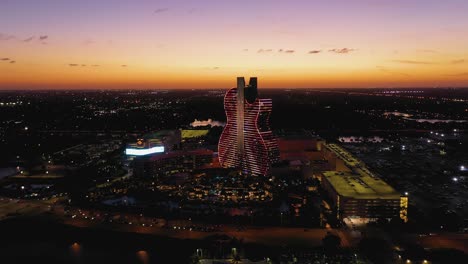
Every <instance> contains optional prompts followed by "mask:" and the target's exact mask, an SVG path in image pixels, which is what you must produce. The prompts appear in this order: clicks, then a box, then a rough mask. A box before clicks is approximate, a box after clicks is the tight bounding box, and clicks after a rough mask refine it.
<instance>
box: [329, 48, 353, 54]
mask: <svg viewBox="0 0 468 264" xmlns="http://www.w3.org/2000/svg"><path fill="white" fill-rule="evenodd" d="M352 51H355V49H350V48H342V49H331V50H328V52H333V53H336V54H348V53H350V52H352Z"/></svg>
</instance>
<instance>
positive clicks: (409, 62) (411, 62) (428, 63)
mask: <svg viewBox="0 0 468 264" xmlns="http://www.w3.org/2000/svg"><path fill="white" fill-rule="evenodd" d="M393 62H398V63H403V64H422V65H430V64H436V63H434V62H430V61H415V60H393Z"/></svg>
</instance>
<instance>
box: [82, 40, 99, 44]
mask: <svg viewBox="0 0 468 264" xmlns="http://www.w3.org/2000/svg"><path fill="white" fill-rule="evenodd" d="M95 43H96V41H94V40H90V39H87V40H85V41H83V45H92V44H95Z"/></svg>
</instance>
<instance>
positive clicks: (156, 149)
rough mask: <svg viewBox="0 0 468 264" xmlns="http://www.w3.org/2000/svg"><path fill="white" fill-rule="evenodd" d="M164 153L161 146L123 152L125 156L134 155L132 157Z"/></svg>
mask: <svg viewBox="0 0 468 264" xmlns="http://www.w3.org/2000/svg"><path fill="white" fill-rule="evenodd" d="M162 152H164V147H163V146H158V147H152V148H149V149H137V148H127V149H126V150H125V154H127V155H134V156H144V155H149V154H154V153H162Z"/></svg>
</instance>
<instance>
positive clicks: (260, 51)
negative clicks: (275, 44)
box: [257, 49, 273, 53]
mask: <svg viewBox="0 0 468 264" xmlns="http://www.w3.org/2000/svg"><path fill="white" fill-rule="evenodd" d="M272 51H273V50H272V49H259V50H258V51H257V53H269V52H272Z"/></svg>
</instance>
